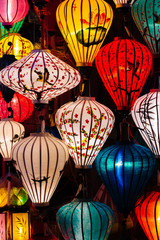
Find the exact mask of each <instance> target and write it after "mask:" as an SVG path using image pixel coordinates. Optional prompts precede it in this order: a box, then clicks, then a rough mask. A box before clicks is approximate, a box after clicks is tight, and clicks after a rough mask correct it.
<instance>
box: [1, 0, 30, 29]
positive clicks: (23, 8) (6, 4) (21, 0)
mask: <svg viewBox="0 0 160 240" xmlns="http://www.w3.org/2000/svg"><path fill="white" fill-rule="evenodd" d="M28 10H29V5H28V2H27V0H7V1H6V0H2V1H1V8H0V22H2V24H3V26H12V25H13V24H14V23H16V22H19V21H20V20H22V19H23V18H24V17H25V16H26V15H27V13H28Z"/></svg>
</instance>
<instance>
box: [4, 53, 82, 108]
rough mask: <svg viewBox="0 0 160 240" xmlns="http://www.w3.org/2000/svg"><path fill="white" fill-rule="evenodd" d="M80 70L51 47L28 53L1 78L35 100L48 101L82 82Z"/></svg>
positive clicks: (14, 88) (5, 71) (7, 69)
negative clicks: (58, 55) (49, 49)
mask: <svg viewBox="0 0 160 240" xmlns="http://www.w3.org/2000/svg"><path fill="white" fill-rule="evenodd" d="M80 80H81V77H80V74H79V72H78V71H77V70H75V69H74V68H72V67H71V66H69V65H68V64H66V63H65V62H63V61H61V60H60V59H58V58H57V57H55V56H54V55H52V54H51V53H50V52H49V51H48V50H38V49H36V50H32V51H31V54H29V55H28V56H26V57H24V58H22V59H20V60H18V61H16V62H14V63H12V64H11V65H9V66H7V67H6V68H4V69H2V70H1V72H0V81H1V82H2V83H3V84H4V85H6V86H7V87H9V88H11V89H13V90H14V91H16V92H19V93H20V94H22V95H25V96H26V97H28V98H30V99H31V100H32V101H34V102H37V101H38V102H41V103H48V100H50V99H51V98H53V97H56V96H58V95H60V94H62V93H64V92H66V91H69V90H70V89H72V88H74V87H75V86H77V85H78V84H79V83H80Z"/></svg>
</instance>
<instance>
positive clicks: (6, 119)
mask: <svg viewBox="0 0 160 240" xmlns="http://www.w3.org/2000/svg"><path fill="white" fill-rule="evenodd" d="M1 121H4V122H5V121H14V120H13V118H2V119H1Z"/></svg>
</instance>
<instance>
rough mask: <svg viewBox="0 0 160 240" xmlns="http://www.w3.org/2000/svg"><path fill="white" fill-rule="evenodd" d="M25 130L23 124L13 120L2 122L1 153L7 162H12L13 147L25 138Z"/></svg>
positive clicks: (0, 127)
mask: <svg viewBox="0 0 160 240" xmlns="http://www.w3.org/2000/svg"><path fill="white" fill-rule="evenodd" d="M24 133H25V129H24V127H23V125H22V124H20V123H18V122H15V121H13V119H12V118H3V119H1V121H0V153H1V155H2V157H3V159H4V160H5V161H10V160H11V159H12V158H11V151H12V149H13V146H14V145H15V144H16V143H17V142H19V141H20V140H21V139H22V138H23V137H24Z"/></svg>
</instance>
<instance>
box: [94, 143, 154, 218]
mask: <svg viewBox="0 0 160 240" xmlns="http://www.w3.org/2000/svg"><path fill="white" fill-rule="evenodd" d="M95 163H96V169H97V171H98V174H99V175H100V177H101V179H102V182H103V183H104V185H105V186H106V189H107V190H108V192H109V194H110V195H111V197H112V200H113V202H114V203H115V205H116V206H117V209H118V211H120V212H121V213H123V214H124V215H128V214H129V213H130V211H131V210H133V209H134V205H135V203H136V201H137V199H138V197H139V196H140V194H141V193H142V190H143V189H144V187H145V185H146V183H147V182H148V180H149V178H150V177H151V174H152V173H153V171H154V167H155V157H154V154H153V153H152V152H151V151H150V150H149V149H148V148H146V147H143V146H141V145H138V144H135V143H132V142H129V141H128V142H117V143H116V144H115V145H112V146H110V147H108V148H105V149H103V150H102V151H101V152H100V153H99V154H98V156H97V158H96V160H95Z"/></svg>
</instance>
